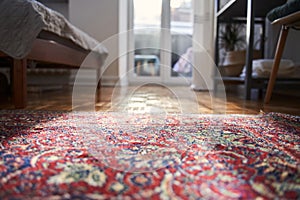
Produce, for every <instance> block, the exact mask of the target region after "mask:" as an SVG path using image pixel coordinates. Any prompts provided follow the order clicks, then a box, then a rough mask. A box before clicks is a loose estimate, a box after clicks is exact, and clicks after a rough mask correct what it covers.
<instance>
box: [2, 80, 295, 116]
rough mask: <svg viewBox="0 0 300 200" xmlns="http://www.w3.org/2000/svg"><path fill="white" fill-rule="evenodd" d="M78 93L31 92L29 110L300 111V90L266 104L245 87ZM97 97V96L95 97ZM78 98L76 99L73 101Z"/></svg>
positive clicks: (7, 104) (5, 100) (5, 105)
mask: <svg viewBox="0 0 300 200" xmlns="http://www.w3.org/2000/svg"><path fill="white" fill-rule="evenodd" d="M80 91H81V92H80V94H78V95H77V96H76V98H77V99H80V101H79V103H77V104H76V105H74V104H72V97H74V95H73V94H74V93H73V90H72V87H67V88H63V89H58V90H52V91H43V92H30V93H28V106H27V107H26V109H27V110H59V111H72V109H76V110H83V111H87V110H91V109H92V110H96V111H102V112H105V111H122V112H133V113H199V114H212V113H221V114H223V113H227V114H258V113H260V112H282V113H288V114H293V115H300V104H299V102H300V95H299V94H298V92H297V91H296V92H295V91H291V92H290V93H287V92H286V91H285V93H284V94H282V93H280V92H277V93H274V95H273V97H272V100H271V103H270V104H268V105H264V104H263V98H262V97H259V95H257V94H254V95H253V96H254V98H253V99H251V100H244V98H243V93H242V91H243V90H241V88H238V87H232V88H229V89H227V91H226V98H221V97H215V96H213V94H211V93H210V92H208V91H201V92H199V91H197V92H196V91H193V90H191V89H190V88H189V87H185V86H176V87H175V86H173V87H168V88H166V87H162V86H157V85H145V86H143V87H139V88H136V87H133V86H131V87H102V88H101V90H100V95H96V98H95V95H94V96H92V100H91V98H88V94H87V93H88V91H89V90H87V89H86V88H82V89H81V90H80ZM95 99H97V100H96V101H95ZM73 102H74V101H73ZM0 109H14V107H13V105H12V103H11V98H10V96H9V95H1V98H0Z"/></svg>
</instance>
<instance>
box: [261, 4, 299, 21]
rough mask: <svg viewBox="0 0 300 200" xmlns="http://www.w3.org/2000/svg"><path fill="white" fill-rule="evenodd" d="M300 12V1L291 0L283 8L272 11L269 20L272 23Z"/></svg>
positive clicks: (279, 7)
mask: <svg viewBox="0 0 300 200" xmlns="http://www.w3.org/2000/svg"><path fill="white" fill-rule="evenodd" d="M299 10H300V0H291V1H288V2H287V3H285V4H283V5H282V6H278V7H276V8H274V9H272V10H271V11H270V12H268V14H267V18H268V19H269V20H270V21H274V20H276V19H279V18H281V17H285V16H287V15H289V14H292V13H294V12H296V11H299Z"/></svg>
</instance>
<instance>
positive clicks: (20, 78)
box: [12, 59, 27, 109]
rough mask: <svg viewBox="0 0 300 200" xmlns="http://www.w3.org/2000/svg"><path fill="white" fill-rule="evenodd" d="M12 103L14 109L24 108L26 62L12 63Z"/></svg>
mask: <svg viewBox="0 0 300 200" xmlns="http://www.w3.org/2000/svg"><path fill="white" fill-rule="evenodd" d="M12 71H13V80H12V81H13V102H14V105H15V108H17V109H20V108H25V107H26V104H27V60H26V59H21V60H18V59H14V61H13V70H12Z"/></svg>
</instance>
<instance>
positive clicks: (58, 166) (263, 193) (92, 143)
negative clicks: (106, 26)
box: [0, 111, 300, 199]
mask: <svg viewBox="0 0 300 200" xmlns="http://www.w3.org/2000/svg"><path fill="white" fill-rule="evenodd" d="M0 142H1V143H0V175H1V176H0V199H256V198H257V199H276V198H278V199H282V198H284V199H299V198H300V146H299V145H300V117H297V116H290V115H284V114H277V113H270V114H264V115H257V116H254V115H228V116H225V115H223V116H221V115H163V114H156V115H154V114H152V115H151V114H147V115H137V114H135V115H134V114H129V113H88V112H77V113H66V112H46V111H39V112H38V111H0Z"/></svg>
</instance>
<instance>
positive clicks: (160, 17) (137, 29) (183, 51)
mask: <svg viewBox="0 0 300 200" xmlns="http://www.w3.org/2000/svg"><path fill="white" fill-rule="evenodd" d="M193 7H194V6H193V0H131V1H130V5H129V13H130V16H129V29H130V30H132V31H131V32H130V35H129V45H131V49H133V51H132V52H129V66H130V68H131V69H130V73H129V82H131V83H134V82H155V83H173V84H174V83H175V84H185V85H188V84H190V83H191V77H192V73H193V51H192V46H193V42H192V41H193V33H194V30H193V19H194V17H193V16H194V15H193V12H194V11H193Z"/></svg>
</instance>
